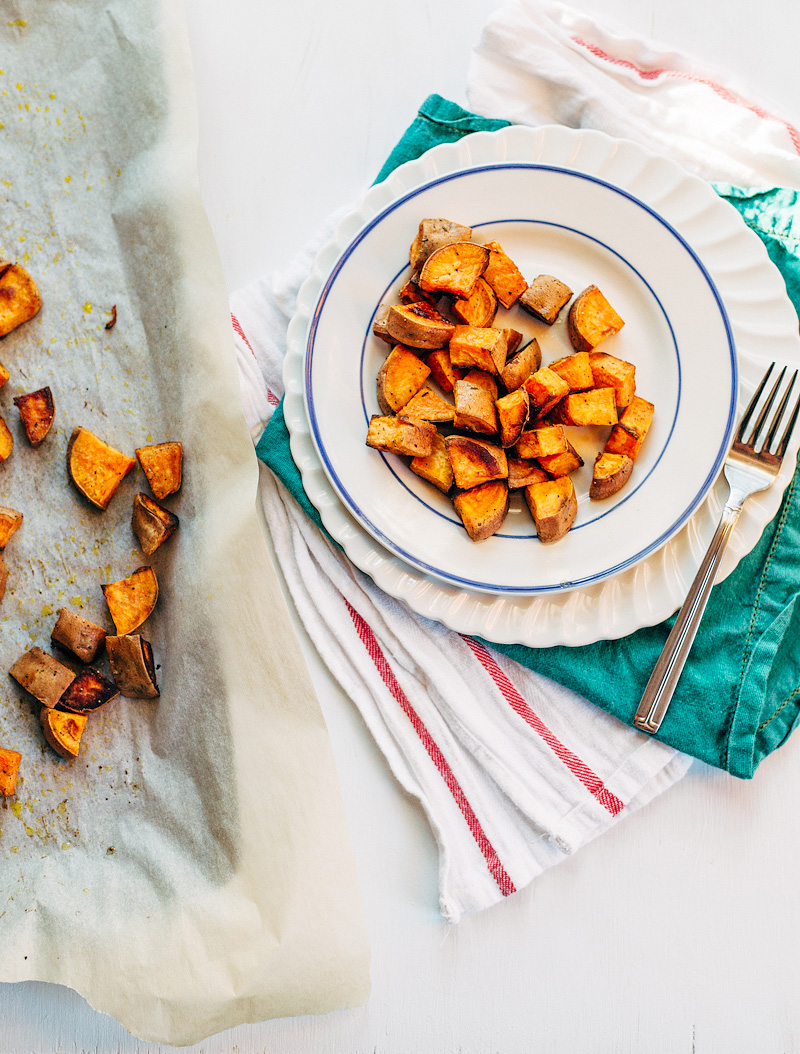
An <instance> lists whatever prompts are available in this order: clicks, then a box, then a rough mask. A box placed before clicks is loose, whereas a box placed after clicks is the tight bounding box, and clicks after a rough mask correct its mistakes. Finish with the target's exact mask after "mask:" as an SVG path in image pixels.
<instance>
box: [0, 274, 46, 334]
mask: <svg viewBox="0 0 800 1054" xmlns="http://www.w3.org/2000/svg"><path fill="white" fill-rule="evenodd" d="M41 306H42V298H41V295H40V293H39V290H38V289H37V287H36V283H35V282H34V280H33V279H32V278H31V276H30V275H29V274H28V272H27V271H26V270H25V268H24V267H21V266H20V265H19V264H15V263H8V262H7V261H2V262H0V337H4V336H5V335H6V334H7V333H10V332H11V330H12V329H16V328H17V326H20V325H22V323H23V322H27V321H28V319H30V318H33V316H34V315H35V314H36V313H37V312H38V310H39V309H40V308H41Z"/></svg>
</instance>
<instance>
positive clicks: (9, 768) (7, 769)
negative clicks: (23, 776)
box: [0, 747, 22, 798]
mask: <svg viewBox="0 0 800 1054" xmlns="http://www.w3.org/2000/svg"><path fill="white" fill-rule="evenodd" d="M21 761H22V754H20V753H19V751H17V750H9V749H8V747H0V794H2V795H3V797H4V798H10V797H11V795H12V794H16V793H17V775H18V773H19V763H20V762H21Z"/></svg>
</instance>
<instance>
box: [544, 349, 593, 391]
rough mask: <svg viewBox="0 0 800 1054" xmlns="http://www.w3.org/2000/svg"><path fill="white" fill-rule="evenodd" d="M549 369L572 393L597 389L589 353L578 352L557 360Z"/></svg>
mask: <svg viewBox="0 0 800 1054" xmlns="http://www.w3.org/2000/svg"><path fill="white" fill-rule="evenodd" d="M547 368H548V369H549V370H552V371H553V373H557V374H558V376H559V377H561V378H562V379H563V380H565V381H566V382H567V384H568V385H569V388H570V391H572V392H580V391H583V390H584V389H586V388H594V387H597V386H596V385H595V382H594V375H593V373H592V367H591V364H590V362H589V353H588V351H576V352H575V354H574V355H567V356H565V357H564V358H563V359H556V361H555V362H551V363H550V365H549V366H548V367H547Z"/></svg>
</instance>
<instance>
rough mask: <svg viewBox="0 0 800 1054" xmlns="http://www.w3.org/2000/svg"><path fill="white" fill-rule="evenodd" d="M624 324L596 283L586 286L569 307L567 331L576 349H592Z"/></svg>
mask: <svg viewBox="0 0 800 1054" xmlns="http://www.w3.org/2000/svg"><path fill="white" fill-rule="evenodd" d="M624 325H625V323H624V322H623V320H622V319H621V318H620V316H619V315H618V314H617V312H616V311H615V310H614V308H613V307H612V306H611V304H609V302H608V300H606V298H605V296H604V295H603V294H602V293H601V292H600V290H599V289H598V288H597V286H596V285H590V286H587V288H586V289H584V290H583V292H582V293H580V294H579V295H578V296H576V297H575V300H574V301H573V302H572V306H571V307H570V309H569V315H568V317H567V332H568V334H569V339H570V342H571V343H572V346H573V348H575V350H576V351H594V349H595V348H596V347H597V345H598V344H600V343H601V342H602V341H604V340H607V339H608V337H611V336H613V335H614V334H615V333H618V332H619V331H620V330H621V329H622V327H623V326H624Z"/></svg>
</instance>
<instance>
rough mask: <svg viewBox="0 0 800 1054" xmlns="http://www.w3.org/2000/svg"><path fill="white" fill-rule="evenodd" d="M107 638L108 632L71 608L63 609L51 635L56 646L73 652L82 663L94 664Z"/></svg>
mask: <svg viewBox="0 0 800 1054" xmlns="http://www.w3.org/2000/svg"><path fill="white" fill-rule="evenodd" d="M105 637H106V631H105V630H104V629H103V628H102V627H101V626H97V625H95V623H94V622H90V621H89V619H85V618H83V616H82V615H78V614H77V613H76V612H75V611H71V610H70V609H69V608H61V610H60V611H59V613H58V618H57V619H56V624H55V626H53V629H52V631H51V633H50V639H51V640H52V641H53V643H54V644H58V645H59V647H61V648H65V649H66V650H67V651H69V652H71V653H72V654H73V655H74V656H75V657H76V658H77V659H80V660H81V662H94V660H95V659H96V658H97V655H98V653H99V652H100V649H101V648H102V647H103V641H104V640H105Z"/></svg>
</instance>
